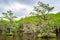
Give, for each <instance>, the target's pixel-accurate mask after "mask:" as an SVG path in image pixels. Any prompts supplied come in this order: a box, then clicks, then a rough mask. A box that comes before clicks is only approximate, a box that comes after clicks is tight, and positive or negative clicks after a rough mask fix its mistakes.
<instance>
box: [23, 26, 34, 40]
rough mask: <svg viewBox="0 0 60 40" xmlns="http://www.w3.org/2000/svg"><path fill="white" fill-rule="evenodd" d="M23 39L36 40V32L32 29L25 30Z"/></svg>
mask: <svg viewBox="0 0 60 40" xmlns="http://www.w3.org/2000/svg"><path fill="white" fill-rule="evenodd" d="M23 39H24V40H34V30H33V29H32V28H31V27H27V28H26V29H25V31H24V36H23Z"/></svg>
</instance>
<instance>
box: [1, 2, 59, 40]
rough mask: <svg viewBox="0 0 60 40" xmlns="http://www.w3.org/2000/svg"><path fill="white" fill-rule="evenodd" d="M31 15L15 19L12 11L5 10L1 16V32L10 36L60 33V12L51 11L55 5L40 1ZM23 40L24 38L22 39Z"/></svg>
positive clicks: (40, 35) (55, 34)
mask: <svg viewBox="0 0 60 40" xmlns="http://www.w3.org/2000/svg"><path fill="white" fill-rule="evenodd" d="M38 5H39V6H35V7H34V11H32V12H31V13H30V14H32V15H31V16H28V17H25V18H21V19H20V20H15V19H16V18H17V17H16V16H14V14H13V13H12V11H7V12H6V13H5V12H3V13H2V15H3V17H0V34H6V35H9V36H12V35H19V37H22V36H23V33H34V35H36V37H56V36H58V34H59V33H60V12H57V13H50V12H51V11H52V10H53V9H54V7H50V6H49V4H44V3H42V2H38ZM21 40H22V39H21Z"/></svg>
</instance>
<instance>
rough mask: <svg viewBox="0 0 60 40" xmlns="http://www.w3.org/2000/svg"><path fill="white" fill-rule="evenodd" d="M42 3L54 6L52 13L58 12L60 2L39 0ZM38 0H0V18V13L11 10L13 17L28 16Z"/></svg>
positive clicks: (0, 14)
mask: <svg viewBox="0 0 60 40" xmlns="http://www.w3.org/2000/svg"><path fill="white" fill-rule="evenodd" d="M40 1H42V2H43V3H46V4H49V5H50V6H54V7H55V8H54V10H53V11H52V12H57V11H60V0H40ZM37 2H38V0H0V16H2V12H5V11H7V10H12V11H13V12H14V15H16V16H18V17H24V16H28V15H29V13H30V12H31V11H32V10H33V7H34V6H35V5H36V4H37Z"/></svg>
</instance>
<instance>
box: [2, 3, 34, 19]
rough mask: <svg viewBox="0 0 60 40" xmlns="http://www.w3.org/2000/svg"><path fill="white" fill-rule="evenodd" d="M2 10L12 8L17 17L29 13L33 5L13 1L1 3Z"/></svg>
mask: <svg viewBox="0 0 60 40" xmlns="http://www.w3.org/2000/svg"><path fill="white" fill-rule="evenodd" d="M2 8H3V11H7V10H12V11H13V12H14V13H15V15H16V16H18V17H19V18H21V17H24V16H28V15H29V13H30V12H31V11H32V10H33V6H29V5H25V4H21V3H18V2H13V3H11V4H9V5H5V4H4V5H3V7H2Z"/></svg>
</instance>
